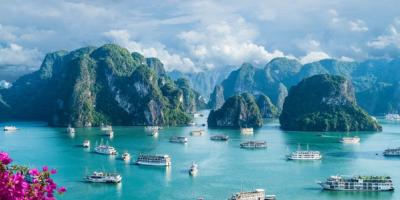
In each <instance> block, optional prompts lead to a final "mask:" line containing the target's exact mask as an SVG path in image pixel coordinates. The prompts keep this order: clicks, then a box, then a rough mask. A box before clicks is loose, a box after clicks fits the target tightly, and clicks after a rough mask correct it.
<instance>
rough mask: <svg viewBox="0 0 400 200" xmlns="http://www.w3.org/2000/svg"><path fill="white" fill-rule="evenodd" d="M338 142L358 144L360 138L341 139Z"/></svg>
mask: <svg viewBox="0 0 400 200" xmlns="http://www.w3.org/2000/svg"><path fill="white" fill-rule="evenodd" d="M340 142H342V143H345V144H358V143H360V138H359V137H358V136H354V137H343V138H342V139H341V140H340Z"/></svg>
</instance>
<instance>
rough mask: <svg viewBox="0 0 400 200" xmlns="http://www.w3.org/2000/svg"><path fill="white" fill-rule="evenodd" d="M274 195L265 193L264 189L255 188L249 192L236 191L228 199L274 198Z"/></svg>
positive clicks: (255, 199) (260, 199) (264, 199)
mask: <svg viewBox="0 0 400 200" xmlns="http://www.w3.org/2000/svg"><path fill="white" fill-rule="evenodd" d="M275 199H276V196H275V195H266V194H265V190H264V189H256V190H254V191H250V192H238V193H236V194H233V195H232V197H230V198H229V199H228V200H275Z"/></svg>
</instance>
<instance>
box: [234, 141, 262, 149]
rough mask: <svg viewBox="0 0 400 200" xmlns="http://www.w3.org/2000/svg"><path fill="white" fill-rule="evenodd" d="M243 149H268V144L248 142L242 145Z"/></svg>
mask: <svg viewBox="0 0 400 200" xmlns="http://www.w3.org/2000/svg"><path fill="white" fill-rule="evenodd" d="M240 147H241V148H243V149H265V148H267V142H265V141H248V142H243V143H241V144H240Z"/></svg>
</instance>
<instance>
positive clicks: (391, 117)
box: [385, 113, 400, 121]
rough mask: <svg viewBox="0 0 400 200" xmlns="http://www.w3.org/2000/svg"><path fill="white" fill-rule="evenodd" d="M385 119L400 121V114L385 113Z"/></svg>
mask: <svg viewBox="0 0 400 200" xmlns="http://www.w3.org/2000/svg"><path fill="white" fill-rule="evenodd" d="M385 119H386V120H389V121H400V115H399V114H392V113H389V114H387V115H385Z"/></svg>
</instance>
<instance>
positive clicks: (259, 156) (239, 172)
mask: <svg viewBox="0 0 400 200" xmlns="http://www.w3.org/2000/svg"><path fill="white" fill-rule="evenodd" d="M199 120H205V119H204V118H203V119H199ZM7 124H13V125H16V126H17V127H19V128H21V130H19V131H18V132H15V133H3V132H0V150H3V151H7V152H9V153H10V155H11V156H12V158H13V159H14V161H15V162H16V163H19V164H25V165H29V166H30V167H41V166H43V165H48V166H50V167H55V168H57V170H58V174H57V175H56V176H55V177H54V178H55V180H56V182H57V183H59V184H61V185H64V186H66V187H67V189H68V192H67V193H66V194H65V195H63V196H62V197H60V199H65V200H67V199H78V198H79V199H196V198H198V197H204V198H205V199H227V198H228V197H229V196H230V195H231V194H232V193H234V192H237V191H240V190H241V188H243V190H253V189H255V188H264V189H265V190H266V191H267V193H268V194H276V195H277V197H278V199H279V200H281V199H284V200H285V199H288V200H292V199H296V200H313V199H315V200H331V199H343V200H358V199H367V200H369V199H371V200H372V199H374V200H375V199H400V193H399V192H397V191H395V192H381V193H377V192H358V193H357V192H332V191H322V190H321V189H320V188H319V186H318V185H317V184H316V181H318V180H324V179H326V178H327V177H328V176H330V175H335V174H345V175H352V174H361V175H390V176H392V178H393V181H394V184H395V187H396V189H398V190H400V172H399V169H400V159H396V158H390V159H389V158H384V157H383V156H381V152H382V151H383V150H384V149H385V148H388V147H398V146H400V124H395V123H385V122H382V124H383V132H381V133H362V134H356V133H355V134H356V135H359V136H360V137H361V143H360V144H359V145H344V144H341V143H339V142H338V140H339V137H340V136H343V135H344V134H341V133H329V134H327V135H326V136H325V137H321V135H320V133H301V132H283V131H281V130H279V125H278V122H277V121H272V122H267V123H266V125H265V126H264V127H263V128H261V129H259V130H257V131H255V134H254V135H252V136H244V135H241V134H240V133H239V131H238V130H229V129H208V130H207V134H206V135H205V136H203V137H191V136H190V131H191V130H198V129H202V128H205V127H171V128H165V129H164V130H161V131H160V134H159V136H158V137H157V138H153V137H150V136H147V135H146V133H145V132H144V128H143V127H114V134H115V135H114V137H113V138H112V139H109V142H110V145H112V146H114V147H116V149H117V150H118V151H119V152H121V153H122V152H124V151H129V152H130V153H131V155H133V160H135V159H136V157H137V154H138V153H139V152H142V153H162V154H164V153H165V154H169V155H170V156H171V157H172V166H171V167H170V168H167V169H166V168H157V167H143V166H136V165H130V164H126V163H124V162H123V161H122V160H119V159H116V157H110V156H105V155H98V154H94V153H91V151H90V150H86V149H83V148H81V147H79V145H80V144H81V143H82V142H83V140H84V139H89V140H90V141H91V144H92V148H93V147H94V144H95V143H96V141H97V142H100V140H101V139H102V138H103V139H104V141H106V139H107V138H106V137H105V136H103V135H102V134H101V132H100V130H99V129H98V128H86V129H77V133H76V134H75V136H71V135H69V134H68V133H66V132H65V129H60V128H50V127H47V126H46V124H45V123H41V122H11V123H10V122H7ZM4 125H5V123H0V126H4ZM222 133H223V134H227V135H229V136H230V140H229V141H227V142H215V141H210V140H209V136H210V135H214V134H222ZM173 135H183V136H187V137H188V138H189V143H188V144H187V145H182V144H174V143H169V142H168V139H169V137H170V136H173ZM250 139H259V140H266V141H267V143H268V148H267V149H264V150H244V149H240V148H239V144H240V143H241V142H243V141H247V140H250ZM298 143H301V144H303V146H304V148H305V146H306V144H309V146H310V149H313V150H319V151H321V153H322V154H323V156H324V158H323V160H321V161H311V162H296V161H294V162H293V161H286V159H285V154H287V153H288V150H289V151H292V150H296V149H297V145H298ZM376 154H378V155H376ZM192 161H196V162H197V163H198V164H199V174H198V176H196V177H190V176H189V175H188V173H187V169H188V168H189V167H190V165H191V162H192ZM94 170H106V171H110V172H119V173H121V174H122V176H123V181H122V183H121V184H118V185H108V184H88V183H84V182H82V181H81V180H82V177H83V176H84V175H85V174H86V173H91V172H92V171H94Z"/></svg>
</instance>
